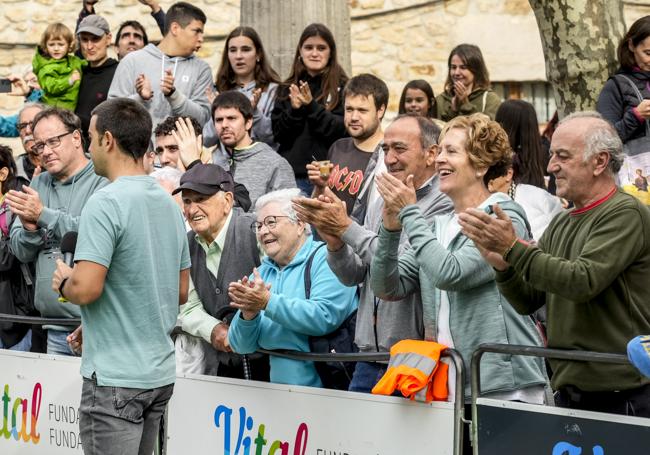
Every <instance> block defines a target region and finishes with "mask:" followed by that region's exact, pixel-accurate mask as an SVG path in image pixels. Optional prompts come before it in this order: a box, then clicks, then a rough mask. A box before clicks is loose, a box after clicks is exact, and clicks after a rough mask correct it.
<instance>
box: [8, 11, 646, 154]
mask: <svg viewBox="0 0 650 455" xmlns="http://www.w3.org/2000/svg"><path fill="white" fill-rule="evenodd" d="M323 1H326V0H323ZM172 3H173V2H172V1H167V0H165V1H162V2H161V5H162V6H163V8H165V9H166V8H167V7H169V5H171V4H172ZM192 3H193V4H195V5H197V6H199V7H201V8H202V9H203V10H204V11H205V13H206V15H207V16H208V23H207V25H206V38H205V44H204V46H203V48H202V49H201V51H200V52H199V56H200V57H201V58H204V59H206V60H207V61H208V63H209V64H210V65H211V66H212V68H213V70H214V71H215V72H216V69H217V66H218V62H219V60H220V56H221V50H222V48H223V39H224V37H225V35H227V33H228V32H229V31H230V30H231V29H232V28H234V27H235V26H237V25H238V24H239V0H194V1H192ZM349 4H350V14H351V18H352V22H351V24H352V25H351V28H352V30H351V32H352V68H353V73H355V74H357V73H360V72H371V73H373V74H376V75H377V76H379V77H381V78H382V79H384V80H385V81H386V82H387V84H388V86H389V88H390V92H391V98H390V106H389V111H391V112H395V111H396V110H397V104H398V101H399V95H400V93H401V90H402V87H403V86H404V84H405V83H406V82H408V81H409V80H411V79H425V80H427V81H429V82H430V83H431V84H432V86H433V88H434V91H435V92H436V93H439V92H440V91H441V89H442V86H443V84H444V80H445V77H446V67H447V57H448V55H449V51H450V50H451V49H452V48H453V47H454V46H455V45H456V44H459V43H462V42H467V43H473V44H477V45H479V46H480V47H481V49H482V51H483V54H484V57H485V60H486V63H487V65H488V68H489V70H490V75H491V78H492V80H494V81H511V80H514V81H540V80H544V79H545V69H544V56H543V52H542V46H541V41H540V38H539V34H538V30H537V24H536V22H535V18H534V15H533V13H532V10H531V9H530V6H529V5H528V1H527V0H428V1H427V0H349ZM0 6H1V9H0V76H4V75H7V74H9V73H17V74H22V73H24V72H25V71H27V70H28V69H29V67H30V65H31V59H32V56H33V54H34V48H35V46H36V43H37V42H38V40H39V38H40V35H41V33H42V31H43V30H44V29H45V27H46V26H47V24H48V23H50V22H55V21H60V22H63V23H65V24H66V25H68V26H69V27H70V28H72V29H74V26H75V23H76V19H77V14H78V12H79V9H80V8H81V1H77V0H0ZM625 7H626V10H625V11H626V22H627V23H628V24H629V23H631V22H633V21H634V20H635V19H636V18H638V17H640V16H642V15H644V14H650V5H648V2H645V1H642V0H638V1H634V2H626V3H625ZM96 11H97V13H98V14H101V15H103V16H104V17H105V18H106V19H107V20H108V22H109V24H111V26H112V29H113V31H114V32H115V31H116V30H117V27H118V25H119V24H120V23H121V22H122V21H124V20H127V19H134V18H135V19H138V20H139V21H140V22H142V23H143V24H144V25H145V27H146V28H147V33H148V35H149V36H150V39H152V40H157V39H160V32H159V31H158V28H157V26H156V24H155V21H154V20H153V18H151V17H150V16H149V14H148V12H149V9H148V7H146V6H144V5H142V4H141V3H139V2H138V1H137V0H102V1H100V2H99V3H98V4H97V5H96ZM297 38H298V37H296V40H297ZM21 104H22V99H21V98H17V97H11V96H8V95H5V94H1V95H0V114H8V113H13V112H15V111H16V110H17V109H18V108H19V107H20V106H21ZM2 141H3V142H6V140H4V139H2Z"/></svg>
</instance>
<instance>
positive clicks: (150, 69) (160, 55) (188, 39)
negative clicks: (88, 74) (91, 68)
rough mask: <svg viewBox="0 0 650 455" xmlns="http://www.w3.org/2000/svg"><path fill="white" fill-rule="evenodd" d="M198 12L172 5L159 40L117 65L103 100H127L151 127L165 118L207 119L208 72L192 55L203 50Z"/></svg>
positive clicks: (201, 18) (201, 17) (202, 19)
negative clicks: (145, 113)
mask: <svg viewBox="0 0 650 455" xmlns="http://www.w3.org/2000/svg"><path fill="white" fill-rule="evenodd" d="M205 22H206V17H205V14H204V13H203V11H201V10H200V9H199V8H197V7H196V6H193V5H190V4H189V3H186V2H178V3H175V4H173V5H172V6H171V7H170V8H169V10H168V11H167V16H166V18H165V36H164V37H163V39H162V41H160V43H159V44H158V45H157V46H156V45H154V44H151V43H149V44H148V45H147V46H145V47H144V48H143V49H140V50H138V51H134V52H131V53H130V54H128V55H127V56H126V57H124V58H123V59H122V60H121V61H120V64H119V66H118V67H117V70H116V71H115V75H114V76H113V82H112V83H111V88H110V90H109V92H108V97H109V98H131V99H134V100H136V101H138V102H140V103H142V104H143V105H144V107H145V108H146V109H147V110H148V111H149V114H151V118H152V120H153V125H154V127H156V125H158V123H160V122H162V121H163V120H164V119H165V118H167V117H169V116H170V115H176V116H183V117H185V116H190V117H194V118H195V119H196V120H198V122H199V123H200V124H201V125H204V124H205V123H206V122H207V121H209V119H210V107H209V106H210V103H209V101H208V97H207V95H206V90H208V89H209V88H210V87H211V86H212V74H211V71H210V66H209V65H208V64H207V63H206V62H204V61H203V60H201V59H199V58H198V57H196V56H195V55H194V53H195V52H196V51H197V50H198V49H199V48H200V47H201V45H202V44H203V27H204V26H205Z"/></svg>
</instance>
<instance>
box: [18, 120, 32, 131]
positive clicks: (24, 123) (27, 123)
mask: <svg viewBox="0 0 650 455" xmlns="http://www.w3.org/2000/svg"><path fill="white" fill-rule="evenodd" d="M28 126H29V127H30V128H31V126H32V122H22V123H17V124H16V129H17V130H18V131H22V130H24V129H25V128H27V127H28Z"/></svg>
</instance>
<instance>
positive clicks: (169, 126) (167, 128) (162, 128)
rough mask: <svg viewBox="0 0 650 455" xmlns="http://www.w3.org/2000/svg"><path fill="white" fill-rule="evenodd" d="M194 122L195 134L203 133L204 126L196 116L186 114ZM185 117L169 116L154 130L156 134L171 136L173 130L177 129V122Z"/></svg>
mask: <svg viewBox="0 0 650 455" xmlns="http://www.w3.org/2000/svg"><path fill="white" fill-rule="evenodd" d="M186 117H187V118H189V119H190V121H191V122H192V127H193V128H194V134H196V135H197V136H198V135H199V134H202V133H203V128H201V124H200V123H199V122H198V121H197V120H196V119H195V118H194V117H189V116H186ZM183 118H184V117H174V116H172V117H167V118H166V119H165V120H164V121H162V122H161V123H159V124H158V126H156V129H154V130H153V135H154V136H169V135H171V134H172V131H176V122H177V121H178V120H181V121H182V120H183Z"/></svg>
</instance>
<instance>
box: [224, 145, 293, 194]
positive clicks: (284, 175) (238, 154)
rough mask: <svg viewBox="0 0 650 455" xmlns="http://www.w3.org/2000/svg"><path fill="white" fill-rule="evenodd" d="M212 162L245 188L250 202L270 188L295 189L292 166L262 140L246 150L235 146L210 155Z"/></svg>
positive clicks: (269, 190) (271, 189)
mask: <svg viewBox="0 0 650 455" xmlns="http://www.w3.org/2000/svg"><path fill="white" fill-rule="evenodd" d="M212 158H213V162H214V164H218V165H219V166H221V167H223V168H224V169H226V170H227V171H230V173H231V174H232V177H233V179H234V180H235V181H236V182H237V183H241V184H243V185H244V186H245V187H246V189H247V190H248V195H249V196H250V198H251V203H252V204H253V206H255V201H257V199H258V198H259V197H260V196H262V195H264V194H266V193H269V192H271V191H275V190H280V189H284V188H295V187H296V179H295V177H294V176H293V169H292V168H291V165H290V164H289V163H288V162H287V160H285V159H284V158H282V157H281V156H280V155H279V154H278V153H277V152H276V151H274V150H273V149H272V148H271V147H270V146H269V145H268V144H266V143H264V142H254V143H253V145H251V146H250V147H247V148H245V149H234V150H233V151H232V155H230V156H229V157H226V156H224V155H222V154H213V155H212Z"/></svg>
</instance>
